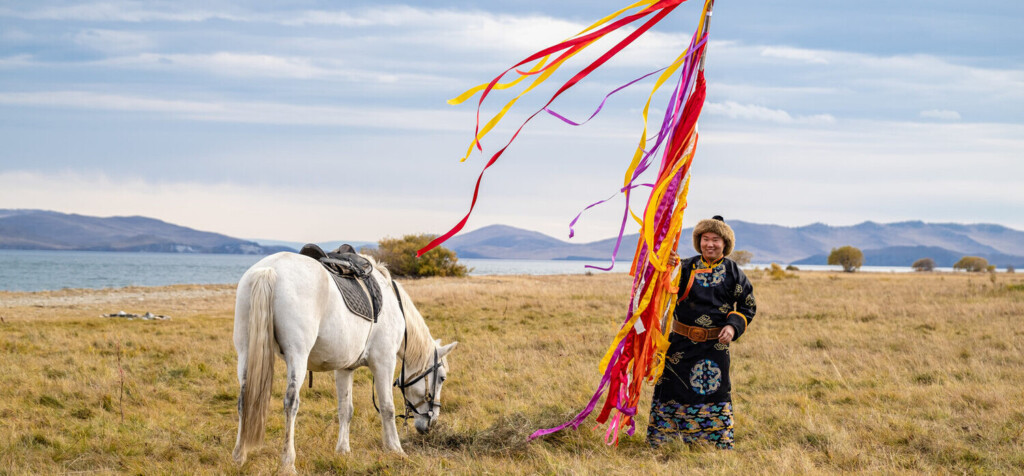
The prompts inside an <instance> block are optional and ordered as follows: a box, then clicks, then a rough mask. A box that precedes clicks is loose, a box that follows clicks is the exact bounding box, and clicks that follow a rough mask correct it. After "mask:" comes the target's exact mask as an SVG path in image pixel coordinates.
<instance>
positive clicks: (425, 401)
mask: <svg viewBox="0 0 1024 476" xmlns="http://www.w3.org/2000/svg"><path fill="white" fill-rule="evenodd" d="M458 344H459V343H458V342H452V343H451V344H448V345H446V346H443V347H442V346H441V340H440V339H438V340H437V342H435V345H434V351H433V356H432V357H431V360H430V362H429V364H430V365H429V366H428V367H427V368H426V370H424V371H422V372H420V373H418V374H416V375H412V376H406V377H404V379H403V377H399V378H398V380H396V381H395V386H397V387H398V388H400V389H402V395H403V396H404V398H405V408H406V411H407V412H408V413H412V414H414V415H415V420H414V422H413V423H414V426H415V427H416V431H418V432H420V433H427V432H428V431H430V427H431V426H432V425H433V424H434V422H435V421H436V420H437V416H438V415H439V414H440V413H441V387H442V386H443V385H444V381H445V379H447V378H448V360H447V359H446V358H445V357H446V356H447V355H448V354H449V353H451V351H452V350H453V349H455V346H456V345H458Z"/></svg>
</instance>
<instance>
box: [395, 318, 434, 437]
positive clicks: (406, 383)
mask: <svg viewBox="0 0 1024 476" xmlns="http://www.w3.org/2000/svg"><path fill="white" fill-rule="evenodd" d="M407 337H408V336H407ZM406 349H408V342H406ZM442 364H443V362H442V361H441V360H440V359H438V357H437V348H436V347H435V348H434V365H432V366H431V367H430V368H429V369H426V370H424V371H423V372H422V373H421V374H419V375H417V376H415V377H413V378H412V379H411V380H406V379H405V359H402V373H401V376H399V377H398V378H397V379H395V385H394V386H396V387H398V388H399V389H400V390H402V400H405V415H404V416H403V418H405V419H406V420H408V419H410V418H414V417H411V416H409V413H410V412H412V413H413V414H415V415H416V416H422V417H426V418H427V420H428V421H429V420H432V419H433V418H434V409H435V408H441V402H439V401H437V400H435V398H436V397H437V385H438V380H440V376H438V372H437V369H439V368H440V367H441V365H442ZM430 373H433V375H432V376H431V378H430V387H429V388H428V391H427V392H426V393H425V394H424V395H423V399H422V400H420V401H419V403H416V404H413V403H412V402H410V401H409V397H408V396H406V395H405V389H406V388H409V387H411V386H412V385H413V384H415V383H416V382H419V381H420V380H423V378H424V377H426V376H427V374H430ZM424 403H426V404H427V411H426V412H423V413H421V412H420V411H419V410H417V409H416V407H417V406H419V405H422V404H424Z"/></svg>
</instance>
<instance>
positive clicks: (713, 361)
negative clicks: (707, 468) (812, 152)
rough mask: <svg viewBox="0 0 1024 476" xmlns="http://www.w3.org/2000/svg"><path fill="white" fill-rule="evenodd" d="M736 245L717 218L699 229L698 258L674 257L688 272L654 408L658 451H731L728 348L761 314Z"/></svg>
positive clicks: (653, 441) (651, 432)
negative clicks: (673, 443) (688, 446)
mask: <svg viewBox="0 0 1024 476" xmlns="http://www.w3.org/2000/svg"><path fill="white" fill-rule="evenodd" d="M734 244H735V237H734V234H733V231H732V228H730V227H729V225H726V224H725V221H724V220H723V219H722V217H720V216H715V217H714V218H712V219H710V220H701V221H700V223H697V226H695V227H694V228H693V247H694V248H695V249H696V250H697V252H699V253H700V254H699V255H697V256H694V257H692V258H688V259H685V260H682V262H681V263H679V257H678V255H675V254H673V255H672V257H671V259H670V261H669V264H670V265H673V266H674V265H675V264H676V263H679V264H680V265H681V266H682V276H681V278H680V281H679V300H678V302H677V304H676V311H675V319H674V320H673V322H672V334H671V337H670V339H669V341H670V342H671V345H670V346H669V348H668V353H667V354H666V363H665V372H664V373H663V374H662V376H661V379H660V380H658V383H657V384H656V385H655V387H654V400H653V402H652V403H651V419H650V424H649V425H648V426H647V442H648V443H649V444H650V445H651V446H654V447H657V446H660V445H661V444H662V443H665V442H666V441H669V440H670V439H672V438H681V439H682V440H683V441H685V442H687V443H691V442H695V441H698V440H707V441H709V442H711V443H714V444H715V445H716V446H717V447H719V448H722V449H732V445H733V427H732V395H731V391H732V385H731V382H730V381H729V345H730V344H731V343H732V342H733V341H735V340H736V339H739V337H740V336H741V335H743V332H744V331H746V329H747V325H748V324H750V321H751V320H752V319H753V318H754V312H755V311H756V304H755V302H754V294H753V291H754V289H753V287H752V286H751V285H750V281H749V280H747V276H746V275H744V274H743V270H741V269H740V267H739V265H737V264H736V262H734V261H732V260H730V259H728V258H726V256H728V255H729V253H731V252H732V249H733V245H734Z"/></svg>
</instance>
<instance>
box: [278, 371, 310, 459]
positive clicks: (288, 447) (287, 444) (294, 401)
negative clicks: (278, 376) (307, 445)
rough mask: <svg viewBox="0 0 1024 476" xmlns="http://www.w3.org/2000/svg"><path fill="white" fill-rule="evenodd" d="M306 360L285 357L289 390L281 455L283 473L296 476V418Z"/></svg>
mask: <svg viewBox="0 0 1024 476" xmlns="http://www.w3.org/2000/svg"><path fill="white" fill-rule="evenodd" d="M306 359H307V357H306V356H305V355H303V356H289V355H287V354H286V355H285V361H286V362H287V363H288V388H287V389H285V392H284V451H283V452H282V453H281V472H282V473H285V474H295V417H296V416H297V415H298V413H299V389H300V388H302V382H303V380H305V377H306Z"/></svg>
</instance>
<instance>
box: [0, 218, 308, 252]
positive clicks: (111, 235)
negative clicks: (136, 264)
mask: <svg viewBox="0 0 1024 476" xmlns="http://www.w3.org/2000/svg"><path fill="white" fill-rule="evenodd" d="M0 249H24V250H74V251H152V252H164V253H224V254H268V253H274V252H277V251H285V250H290V248H288V247H282V246H261V245H259V244H257V243H255V242H252V241H247V240H241V239H238V238H232V237H230V236H225V235H221V234H218V233H211V232H206V231H199V230H194V229H192V228H187V227H183V226H178V225H174V224H171V223H167V222H164V221H160V220H156V219H153V218H146V217H140V216H130V217H91V216H85V215H77V214H65V213H58V212H52V211H45V210H0Z"/></svg>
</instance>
